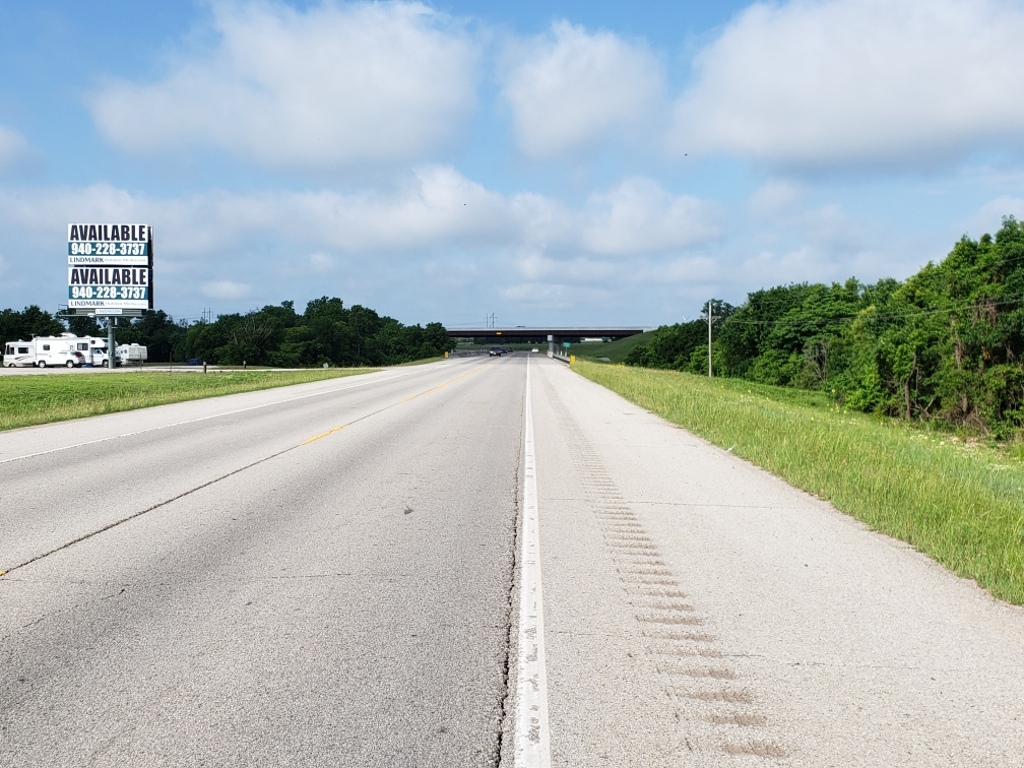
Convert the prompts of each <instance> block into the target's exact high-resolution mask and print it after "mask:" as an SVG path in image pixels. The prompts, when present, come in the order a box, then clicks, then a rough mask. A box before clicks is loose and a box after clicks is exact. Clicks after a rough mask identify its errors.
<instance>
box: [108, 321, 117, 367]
mask: <svg viewBox="0 0 1024 768" xmlns="http://www.w3.org/2000/svg"><path fill="white" fill-rule="evenodd" d="M115 322H116V318H113V317H108V318H107V368H109V369H110V370H114V361H115V360H116V358H117V350H116V348H115V347H114V323H115Z"/></svg>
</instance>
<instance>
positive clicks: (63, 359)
mask: <svg viewBox="0 0 1024 768" xmlns="http://www.w3.org/2000/svg"><path fill="white" fill-rule="evenodd" d="M32 341H33V342H34V343H35V346H36V365H37V366H38V367H40V368H46V367H47V366H67V367H68V368H81V367H82V366H83V365H85V364H86V363H87V362H88V360H87V358H86V352H85V351H84V350H82V349H79V345H80V344H83V343H85V344H88V342H85V341H83V340H82V339H79V338H78V337H77V336H75V335H74V334H73V333H62V334H61V335H60V336H36V337H35V338H34V339H32Z"/></svg>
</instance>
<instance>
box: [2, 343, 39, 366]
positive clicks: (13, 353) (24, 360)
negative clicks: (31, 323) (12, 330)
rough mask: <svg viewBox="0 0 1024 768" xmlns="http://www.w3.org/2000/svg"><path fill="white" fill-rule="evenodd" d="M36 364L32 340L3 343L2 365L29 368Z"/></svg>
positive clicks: (34, 347)
mask: <svg viewBox="0 0 1024 768" xmlns="http://www.w3.org/2000/svg"><path fill="white" fill-rule="evenodd" d="M35 364H36V343H35V342H34V341H9V342H7V344H5V345H4V365H5V366H6V367H8V368H31V367H33V366H34V365H35Z"/></svg>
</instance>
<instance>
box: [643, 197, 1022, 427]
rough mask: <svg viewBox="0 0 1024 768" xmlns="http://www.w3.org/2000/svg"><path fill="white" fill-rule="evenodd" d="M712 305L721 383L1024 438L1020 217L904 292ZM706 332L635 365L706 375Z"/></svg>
mask: <svg viewBox="0 0 1024 768" xmlns="http://www.w3.org/2000/svg"><path fill="white" fill-rule="evenodd" d="M709 304H710V309H711V314H712V317H713V318H716V317H717V318H718V319H717V320H713V326H712V328H713V338H712V345H711V357H712V364H713V367H714V370H715V372H716V374H718V375H723V376H731V377H738V378H745V379H749V380H751V381H756V382H761V383H765V384H774V385H780V386H790V387H800V388H805V389H820V390H823V391H825V392H828V393H830V394H832V395H834V396H835V398H836V399H837V401H839V402H842V403H844V404H846V405H847V406H848V407H850V408H854V409H858V410H861V411H866V412H873V413H878V414H886V415H889V416H895V417H901V418H904V419H919V420H940V421H944V422H949V423H953V424H957V425H961V426H967V427H971V428H974V429H977V430H980V431H983V432H987V433H990V434H993V435H994V436H997V437H1008V436H1012V435H1019V434H1020V433H1021V431H1022V428H1024V224H1022V223H1021V222H1018V221H1017V220H1016V219H1014V218H1013V217H1007V218H1005V219H1003V224H1002V227H1001V228H1000V229H999V231H998V232H997V233H996V235H995V237H992V236H991V235H988V234H986V235H984V236H982V237H981V238H980V239H979V240H977V241H975V240H971V239H969V238H968V237H966V236H964V237H963V238H961V240H960V241H959V242H957V243H956V245H955V246H954V247H953V250H952V251H951V252H950V253H949V255H948V256H946V258H944V259H943V260H942V261H941V262H939V263H938V264H936V263H933V262H930V263H929V264H927V265H926V266H925V267H924V268H922V269H921V270H920V271H919V272H918V273H917V274H915V275H913V276H912V277H910V278H908V279H907V280H905V281H902V282H901V281H897V280H893V279H891V278H887V279H883V280H879V281H878V282H877V283H874V284H871V285H865V284H863V283H860V282H859V281H857V280H856V279H854V278H851V279H849V280H847V281H846V282H845V283H843V284H838V283H833V284H832V285H823V284H813V285H812V284H807V283H801V284H790V285H783V286H777V287H774V288H768V289H763V290H759V291H754V292H753V293H750V294H748V295H747V300H746V301H745V302H744V303H743V304H742V305H740V306H739V307H733V306H731V305H729V304H727V303H725V302H719V301H715V302H709ZM708 309H709V306H708V305H705V307H704V315H705V318H706V317H707V312H708ZM707 334H708V327H707V320H706V319H702V320H695V321H692V322H688V323H681V324H677V325H671V326H662V327H661V328H659V329H658V330H657V331H656V332H655V334H654V336H653V338H652V340H651V341H650V342H648V343H646V344H643V345H640V346H637V347H635V348H634V349H633V350H631V352H630V354H629V355H628V356H627V358H626V363H627V364H628V365H638V366H645V367H651V368H669V369H675V370H681V371H690V372H692V373H703V374H705V375H706V374H707Z"/></svg>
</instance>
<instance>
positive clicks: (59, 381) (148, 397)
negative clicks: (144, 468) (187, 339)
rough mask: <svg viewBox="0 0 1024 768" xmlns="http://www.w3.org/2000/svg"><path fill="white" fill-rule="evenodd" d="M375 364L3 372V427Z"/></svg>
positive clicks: (298, 380)
mask: <svg viewBox="0 0 1024 768" xmlns="http://www.w3.org/2000/svg"><path fill="white" fill-rule="evenodd" d="M374 370H377V369H374V368H329V369H326V370H325V369H320V368H317V369H310V370H303V371H272V370H271V371H218V372H217V373H209V374H206V375H204V374H202V373H198V372H197V373H181V372H179V373H157V372H153V373H150V372H125V373H94V374H55V375H41V376H35V375H29V376H2V377H0V430H5V429H15V428H17V427H29V426H33V425H36V424H47V423H49V422H52V421H65V420H67V419H78V418H81V417H83V416H98V415H100V414H103V413H114V412H116V411H130V410H133V409H135V408H147V407H149V406H152V405H165V404H167V403H178V402H181V401H183V400H199V399H202V398H204V397H217V396H219V395H233V394H236V393H239V392H252V391H254V390H257V389H272V388H273V387H285V386H289V385H291V384H305V383H307V382H311V381H323V380H324V379H336V378H340V377H344V376H352V375H355V374H360V373H370V372H371V371H374Z"/></svg>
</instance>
